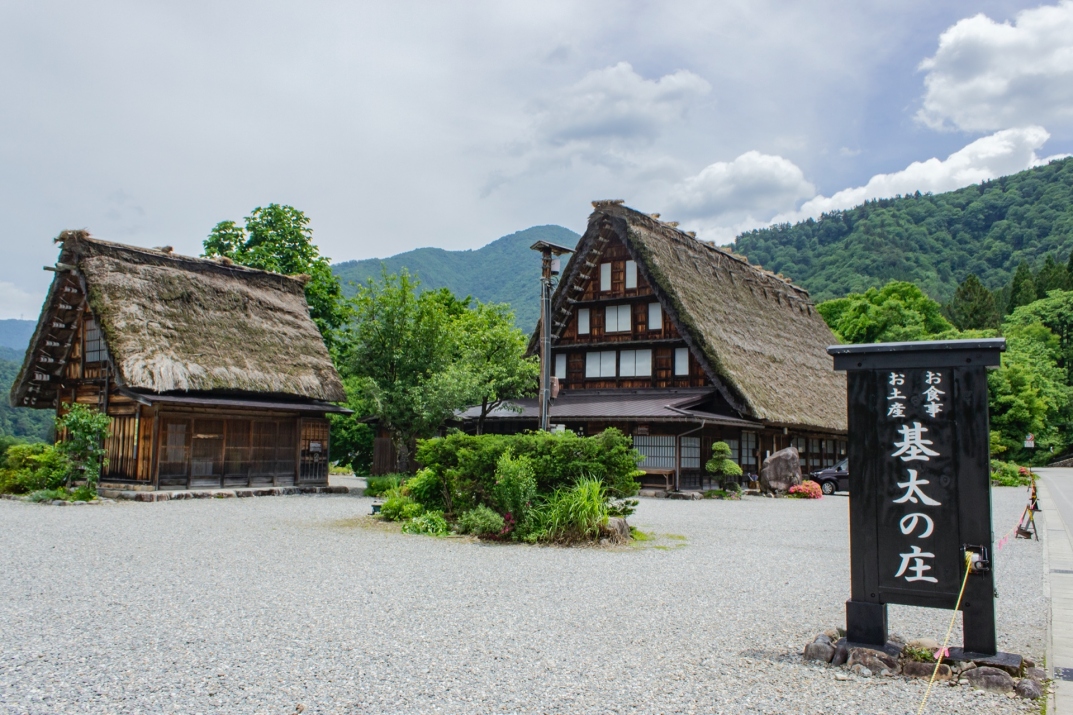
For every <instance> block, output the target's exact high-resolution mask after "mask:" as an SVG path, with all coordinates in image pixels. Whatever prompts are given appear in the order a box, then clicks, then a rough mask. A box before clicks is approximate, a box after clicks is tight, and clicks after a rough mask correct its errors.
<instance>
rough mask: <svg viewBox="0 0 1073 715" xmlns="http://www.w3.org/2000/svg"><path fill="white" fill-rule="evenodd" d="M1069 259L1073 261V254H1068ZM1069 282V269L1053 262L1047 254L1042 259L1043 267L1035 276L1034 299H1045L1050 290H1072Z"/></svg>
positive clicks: (1071, 284)
mask: <svg viewBox="0 0 1073 715" xmlns="http://www.w3.org/2000/svg"><path fill="white" fill-rule="evenodd" d="M1070 259H1073V253H1070ZM1070 281H1071V276H1070V275H1069V267H1068V266H1065V265H1062V264H1061V263H1059V262H1058V261H1056V260H1054V256H1053V255H1051V254H1047V257H1046V258H1044V259H1043V266H1042V267H1041V268H1040V269H1039V273H1037V274H1036V278H1035V282H1036V298H1037V299H1040V298H1046V297H1047V294H1048V293H1050V292H1051V291H1052V290H1070V289H1073V283H1071V282H1070Z"/></svg>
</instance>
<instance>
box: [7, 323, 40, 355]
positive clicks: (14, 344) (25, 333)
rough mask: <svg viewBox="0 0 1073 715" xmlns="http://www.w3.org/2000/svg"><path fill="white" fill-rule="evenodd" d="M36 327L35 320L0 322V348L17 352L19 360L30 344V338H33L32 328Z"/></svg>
mask: <svg viewBox="0 0 1073 715" xmlns="http://www.w3.org/2000/svg"><path fill="white" fill-rule="evenodd" d="M36 327H37V321H36V320H17V319H15V318H11V319H8V320H0V347H5V348H12V349H14V350H17V351H19V359H20V360H21V359H22V353H24V352H26V347H27V346H28V345H29V344H30V338H32V337H33V335H34V328H36ZM5 359H6V358H5Z"/></svg>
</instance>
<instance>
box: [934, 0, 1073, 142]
mask: <svg viewBox="0 0 1073 715" xmlns="http://www.w3.org/2000/svg"><path fill="white" fill-rule="evenodd" d="M920 67H921V69H923V70H926V71H927V76H926V77H925V79H924V85H925V87H926V92H925V95H924V105H923V107H922V108H921V109H920V111H919V112H918V113H917V119H918V120H919V121H921V122H922V123H924V124H925V125H927V126H929V127H931V128H933V129H949V128H956V129H961V130H964V131H980V132H983V131H994V130H995V129H1002V128H1005V127H1012V126H1024V125H1026V124H1045V125H1047V126H1050V127H1051V128H1052V129H1056V128H1059V127H1073V0H1063V2H1060V3H1059V4H1058V5H1045V6H1043V7H1038V8H1034V9H1031V10H1024V11H1022V12H1020V13H1018V15H1017V18H1016V21H1015V22H1014V23H1013V24H1010V23H1002V24H1000V23H997V22H995V21H994V20H992V19H990V18H988V17H987V16H985V15H982V14H981V15H976V16H975V17H970V18H967V19H964V20H961V21H960V22H958V23H956V24H955V25H954V26H953V27H950V28H949V29H947V30H946V31H945V32H943V34H942V35H941V36H940V37H939V49H938V51H937V52H936V53H935V56H934V57H931V58H928V59H926V60H924V62H923V63H921V65H920Z"/></svg>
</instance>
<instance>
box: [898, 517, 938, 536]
mask: <svg viewBox="0 0 1073 715" xmlns="http://www.w3.org/2000/svg"><path fill="white" fill-rule="evenodd" d="M921 521H923V522H924V533H923V534H920V535H918V536H917V537H916V538H918V539H926V538H928V537H929V536H931V532H933V531H934V530H935V522H934V521H932V520H931V517H930V516H928V515H927V514H921V513H920V512H913V513H912V514H906V515H905V516H903V517H902V520H901V521H899V522H898V528H899V529H901V530H902V533H903V534H905V535H906V536H908V535H910V534H912V533H913V532H914V531H916V529H917V524H918V523H919V522H921Z"/></svg>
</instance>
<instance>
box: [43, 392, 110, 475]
mask: <svg viewBox="0 0 1073 715" xmlns="http://www.w3.org/2000/svg"><path fill="white" fill-rule="evenodd" d="M65 407H66V413H65V414H64V415H63V417H58V418H57V419H56V430H57V431H60V430H63V431H64V438H63V441H62V442H60V443H59V444H57V445H56V448H57V449H59V450H60V451H62V452H63V453H64V454H66V455H67V457H68V459H70V460H71V464H72V465H74V469H75V470H77V472H78V473H79V477H80V478H82V479H85V480H86V484H87V485H88V486H89V487H90V488H91V489H94V490H96V488H97V482H99V481H100V478H101V460H102V459H103V458H104V454H105V452H104V446H103V445H104V439H105V437H107V436H108V427H109V425H111V423H112V420H111V418H109V417H108V415H105V414H102V413H101V412H98V411H97V410H95V409H94V408H92V407H87V406H86V405H82V404H79V403H77V402H75V403H72V404H69V405H66V406H65Z"/></svg>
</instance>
